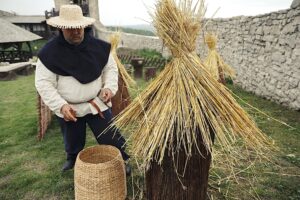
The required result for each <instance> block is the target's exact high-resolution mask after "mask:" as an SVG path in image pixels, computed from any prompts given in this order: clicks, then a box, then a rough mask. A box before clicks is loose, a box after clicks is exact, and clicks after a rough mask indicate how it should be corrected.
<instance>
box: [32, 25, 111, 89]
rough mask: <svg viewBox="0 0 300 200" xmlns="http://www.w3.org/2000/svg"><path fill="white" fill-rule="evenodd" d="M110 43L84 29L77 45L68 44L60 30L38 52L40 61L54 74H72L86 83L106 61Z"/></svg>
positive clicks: (97, 75)
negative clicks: (82, 37) (83, 33)
mask: <svg viewBox="0 0 300 200" xmlns="http://www.w3.org/2000/svg"><path fill="white" fill-rule="evenodd" d="M110 48H111V45H110V44H109V43H107V42H105V41H102V40H99V39H96V38H95V37H93V36H92V35H91V33H90V31H88V30H86V31H85V35H84V39H83V41H82V42H81V43H80V44H79V45H72V44H69V43H68V42H67V41H66V40H65V39H64V36H63V34H62V32H60V34H59V35H58V36H56V37H55V38H53V39H52V40H51V41H49V42H48V43H47V44H46V45H45V46H44V47H43V48H42V49H41V51H40V52H39V53H38V58H39V59H40V60H41V62H42V63H43V64H44V65H45V66H46V67H47V69H49V70H50V71H52V72H53V73H55V74H58V75H61V76H72V77H74V78H75V79H77V80H78V81H79V82H80V83H82V84H86V83H90V82H92V81H94V80H96V79H97V78H98V77H99V76H100V75H101V72H102V70H103V68H104V66H105V65H106V64H107V62H108V58H109V53H110Z"/></svg>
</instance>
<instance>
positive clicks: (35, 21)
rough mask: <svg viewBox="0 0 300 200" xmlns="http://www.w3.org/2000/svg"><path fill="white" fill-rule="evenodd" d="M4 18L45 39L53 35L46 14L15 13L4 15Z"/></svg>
mask: <svg viewBox="0 0 300 200" xmlns="http://www.w3.org/2000/svg"><path fill="white" fill-rule="evenodd" d="M2 19H4V20H6V21H9V22H10V23H12V24H14V25H17V26H19V27H21V28H23V29H25V30H27V31H30V32H32V33H34V34H37V35H39V36H41V37H43V38H45V39H48V38H50V37H51V34H50V31H49V26H48V25H47V23H46V17H45V16H44V15H13V16H3V17H2Z"/></svg>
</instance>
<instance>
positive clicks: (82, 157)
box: [74, 145, 127, 200]
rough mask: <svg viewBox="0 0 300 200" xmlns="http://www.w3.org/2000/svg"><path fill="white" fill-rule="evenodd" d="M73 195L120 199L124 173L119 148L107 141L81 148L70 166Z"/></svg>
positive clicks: (122, 191)
mask: <svg viewBox="0 0 300 200" xmlns="http://www.w3.org/2000/svg"><path fill="white" fill-rule="evenodd" d="M74 182H75V184H74V186H75V199H77V200H82V199H84V200H91V199H93V200H94V199H103V200H124V199H125V198H126V194H127V188H126V173H125V167H124V161H123V159H122V156H121V153H120V151H119V150H118V149H117V148H115V147H113V146H109V145H97V146H93V147H89V148H86V149H84V150H82V151H81V152H80V153H79V154H78V156H77V160H76V164H75V170H74Z"/></svg>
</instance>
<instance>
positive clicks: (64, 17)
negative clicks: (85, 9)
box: [47, 5, 95, 29]
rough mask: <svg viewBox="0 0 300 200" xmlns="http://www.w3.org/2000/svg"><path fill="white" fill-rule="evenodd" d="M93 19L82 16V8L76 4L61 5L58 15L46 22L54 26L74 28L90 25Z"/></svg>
mask: <svg viewBox="0 0 300 200" xmlns="http://www.w3.org/2000/svg"><path fill="white" fill-rule="evenodd" d="M94 22H95V19H93V18H90V17H84V16H83V14H82V10H81V8H80V7H79V6H77V5H62V6H61V7H60V11H59V16H57V17H52V18H50V19H48V20H47V24H49V25H50V26H53V27H56V28H63V29H75V28H85V27H87V26H89V25H92V24H93V23H94Z"/></svg>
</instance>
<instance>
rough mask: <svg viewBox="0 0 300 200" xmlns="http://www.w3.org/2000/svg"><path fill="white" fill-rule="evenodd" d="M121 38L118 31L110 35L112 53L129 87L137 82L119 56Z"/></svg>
mask: <svg viewBox="0 0 300 200" xmlns="http://www.w3.org/2000/svg"><path fill="white" fill-rule="evenodd" d="M120 38H121V33H119V32H116V33H114V34H111V35H110V43H111V53H112V55H113V57H114V60H115V61H116V63H117V66H118V69H119V74H120V76H121V78H122V79H123V81H124V83H125V86H126V87H127V88H129V87H130V86H134V85H135V84H136V82H135V81H134V80H133V79H132V77H131V76H130V75H129V74H128V73H127V71H126V69H125V67H124V65H123V64H122V63H121V61H120V59H119V58H118V55H117V48H118V44H119V42H120Z"/></svg>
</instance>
